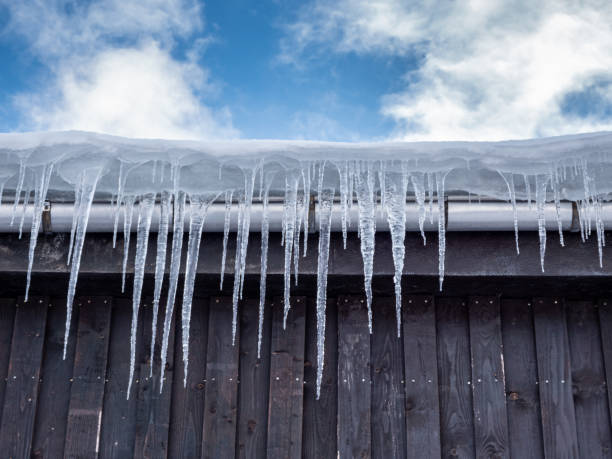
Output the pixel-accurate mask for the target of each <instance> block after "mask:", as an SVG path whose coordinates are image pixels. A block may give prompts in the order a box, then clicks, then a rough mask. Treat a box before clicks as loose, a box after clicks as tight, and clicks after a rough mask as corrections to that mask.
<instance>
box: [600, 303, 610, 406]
mask: <svg viewBox="0 0 612 459" xmlns="http://www.w3.org/2000/svg"><path fill="white" fill-rule="evenodd" d="M598 309H599V329H600V336H601V349H602V352H603V359H604V370H605V376H606V388H607V391H608V412H609V413H610V415H611V416H612V299H607V298H606V299H602V300H600V301H599V308H598Z"/></svg>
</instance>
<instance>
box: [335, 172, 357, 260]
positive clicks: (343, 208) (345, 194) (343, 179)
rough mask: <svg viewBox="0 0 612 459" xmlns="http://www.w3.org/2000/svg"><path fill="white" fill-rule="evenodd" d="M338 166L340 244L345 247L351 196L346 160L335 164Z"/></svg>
mask: <svg viewBox="0 0 612 459" xmlns="http://www.w3.org/2000/svg"><path fill="white" fill-rule="evenodd" d="M336 167H337V168H338V175H339V178H340V212H341V214H340V215H341V219H342V220H341V221H342V246H343V247H344V249H346V238H347V221H348V213H349V199H350V200H352V199H353V196H352V195H351V196H349V186H348V181H349V179H348V176H349V166H348V161H341V162H339V163H337V164H336Z"/></svg>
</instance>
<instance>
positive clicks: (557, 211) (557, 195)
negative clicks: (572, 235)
mask: <svg viewBox="0 0 612 459" xmlns="http://www.w3.org/2000/svg"><path fill="white" fill-rule="evenodd" d="M553 196H554V199H555V214H556V217H557V228H559V244H560V245H561V247H565V240H564V239H563V222H562V221H561V196H560V193H559V184H558V183H557V184H554V185H553Z"/></svg>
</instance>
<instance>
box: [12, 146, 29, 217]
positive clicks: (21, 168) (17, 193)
mask: <svg viewBox="0 0 612 459" xmlns="http://www.w3.org/2000/svg"><path fill="white" fill-rule="evenodd" d="M25 173H26V165H25V161H24V160H23V158H20V159H19V178H18V179H17V180H18V181H17V188H15V202H14V203H13V212H12V214H11V226H12V225H13V222H14V221H15V212H16V211H17V206H18V205H19V198H20V197H21V190H22V188H23V182H24V180H25Z"/></svg>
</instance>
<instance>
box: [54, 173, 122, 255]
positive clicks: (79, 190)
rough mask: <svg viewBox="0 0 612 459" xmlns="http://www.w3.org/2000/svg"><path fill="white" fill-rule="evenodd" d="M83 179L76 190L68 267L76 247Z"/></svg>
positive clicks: (82, 177)
mask: <svg viewBox="0 0 612 459" xmlns="http://www.w3.org/2000/svg"><path fill="white" fill-rule="evenodd" d="M83 179H84V175H82V176H81V180H80V181H79V183H78V185H77V186H76V188H75V189H74V206H73V208H72V227H71V228H70V243H69V245H68V257H67V259H66V264H68V265H69V264H70V258H71V257H72V249H73V247H74V233H75V231H76V226H77V216H78V209H79V206H80V205H81V200H82V199H83V186H84V184H83ZM115 234H116V233H115ZM113 237H115V236H113ZM113 247H115V245H114V244H113Z"/></svg>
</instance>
